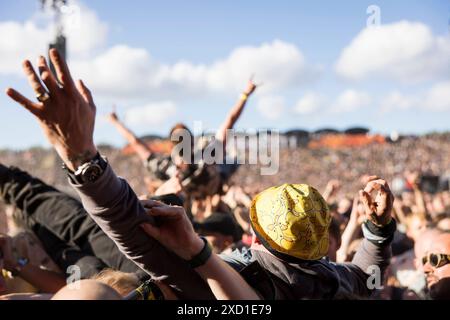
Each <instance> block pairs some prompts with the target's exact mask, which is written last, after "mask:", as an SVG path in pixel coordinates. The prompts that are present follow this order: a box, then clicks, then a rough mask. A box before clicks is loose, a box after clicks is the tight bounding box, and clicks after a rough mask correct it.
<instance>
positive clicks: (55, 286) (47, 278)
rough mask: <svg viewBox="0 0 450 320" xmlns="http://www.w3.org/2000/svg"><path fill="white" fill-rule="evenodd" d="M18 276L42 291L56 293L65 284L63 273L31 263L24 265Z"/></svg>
mask: <svg viewBox="0 0 450 320" xmlns="http://www.w3.org/2000/svg"><path fill="white" fill-rule="evenodd" d="M19 276H20V277H21V278H22V279H24V280H25V281H27V282H29V283H30V284H31V285H33V286H34V287H36V288H38V289H39V291H40V292H43V293H56V292H57V291H58V290H59V289H61V288H62V287H64V286H65V285H66V278H65V277H64V275H62V274H60V273H57V272H53V271H48V270H44V269H41V268H39V267H36V266H33V265H26V266H25V267H23V268H22V270H21V271H20V273H19Z"/></svg>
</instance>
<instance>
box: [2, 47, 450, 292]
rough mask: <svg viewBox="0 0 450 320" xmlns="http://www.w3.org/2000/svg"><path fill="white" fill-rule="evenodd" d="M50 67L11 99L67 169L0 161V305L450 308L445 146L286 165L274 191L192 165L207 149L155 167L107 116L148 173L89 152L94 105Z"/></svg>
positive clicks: (405, 145) (404, 146)
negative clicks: (325, 302) (296, 303)
mask: <svg viewBox="0 0 450 320" xmlns="http://www.w3.org/2000/svg"><path fill="white" fill-rule="evenodd" d="M50 59H51V60H52V63H53V65H54V66H55V71H56V74H53V73H52V72H51V71H50V68H49V67H48V65H47V62H46V60H45V58H43V57H40V58H39V60H38V71H39V75H38V74H37V73H36V71H35V69H34V68H33V66H32V65H31V63H30V62H29V61H25V62H24V64H23V67H24V71H25V74H26V75H27V77H28V80H29V82H30V85H31V87H32V88H33V90H34V91H35V93H36V96H37V99H38V102H33V101H31V100H29V99H27V98H26V97H24V96H22V95H21V94H20V93H19V92H17V91H15V90H14V89H8V90H7V94H8V96H10V97H11V98H12V99H13V100H15V101H16V102H18V103H19V104H21V105H22V106H24V107H25V108H26V109H27V110H28V111H30V112H31V113H32V114H34V115H35V116H36V118H37V121H38V122H39V123H40V125H41V127H42V128H43V131H44V134H45V136H46V137H47V139H48V141H49V142H50V143H51V145H52V146H53V148H54V149H55V151H56V154H55V153H54V152H48V151H45V150H42V149H36V150H32V151H31V150H30V151H26V152H11V151H2V152H1V153H0V159H1V163H0V200H1V201H2V202H3V203H2V206H1V207H0V231H1V233H0V269H1V270H2V273H1V274H0V294H1V295H3V296H1V297H0V299H9V300H12V299H53V300H60V299H64V300H68V299H79V300H92V299H104V300H118V299H143V300H157V299H167V300H168V299H361V298H363V299H367V298H369V299H450V290H449V289H450V284H449V282H450V263H449V262H450V233H449V228H450V190H449V182H448V176H449V173H450V172H449V171H448V170H449V168H450V160H449V159H450V136H449V135H448V134H442V135H429V136H423V137H420V138H405V139H402V140H400V141H399V142H396V143H389V144H370V145H366V146H359V147H355V148H348V149H337V150H332V149H325V148H322V149H310V148H301V149H300V148H298V149H281V150H280V170H279V173H278V174H276V175H272V176H263V175H260V174H259V169H260V167H259V166H258V165H247V164H243V165H240V166H239V169H238V170H237V171H236V169H237V168H238V166H237V165H236V164H233V165H232V167H233V168H228V167H224V166H220V165H218V164H214V165H210V164H202V163H200V164H196V165H195V166H192V165H191V164H190V163H189V162H188V161H186V159H187V160H189V158H191V157H192V156H193V155H194V154H195V153H196V152H201V151H203V150H205V149H206V148H207V147H208V144H204V145H201V146H200V147H199V148H198V149H196V150H194V148H192V154H190V155H188V157H187V158H186V155H181V154H175V156H174V157H172V156H171V155H168V154H166V155H164V154H156V153H154V152H153V151H152V150H151V148H150V147H149V146H148V145H147V144H146V143H145V142H143V141H142V140H141V139H139V138H138V137H136V136H135V135H134V134H133V133H132V131H131V130H130V129H128V128H127V127H126V126H125V125H124V124H123V123H122V122H121V121H120V120H119V118H118V117H117V115H116V114H115V113H112V114H110V115H109V120H110V121H111V123H112V124H113V125H114V126H116V128H117V129H118V130H119V131H120V132H121V133H122V134H123V136H124V137H125V139H126V140H127V141H128V143H130V145H131V146H132V148H133V149H134V151H135V152H136V154H137V155H138V157H139V159H137V158H134V157H129V156H125V155H123V154H121V152H120V150H117V149H114V148H111V147H106V146H104V147H99V146H97V145H96V144H95V143H94V140H93V132H94V124H95V115H96V107H95V103H94V99H93V96H92V94H91V92H90V91H89V89H88V88H87V87H86V86H85V84H84V83H83V82H82V81H81V80H80V81H77V82H75V81H74V80H73V79H72V76H71V74H70V71H69V69H68V66H67V65H66V63H65V61H64V60H63V59H62V58H61V56H60V55H59V53H58V52H57V51H56V50H55V49H52V50H50ZM255 89H256V85H255V84H254V83H253V82H252V81H249V83H248V86H247V88H246V90H245V91H244V93H243V94H242V96H241V97H240V99H239V100H238V102H237V104H236V105H235V106H234V107H233V109H232V110H231V111H230V113H229V114H228V116H227V118H226V119H225V121H224V123H223V125H222V126H221V128H220V130H219V131H218V132H217V134H216V136H215V140H214V141H215V142H213V143H217V142H223V143H226V131H227V130H228V129H232V128H233V127H234V125H235V123H236V121H237V120H238V118H239V116H240V114H241V113H242V111H243V109H244V107H245V105H246V102H247V99H248V97H249V96H250V95H251V94H252V93H253V92H254V90H255ZM186 132H187V136H186V135H184V136H183V139H186V138H188V139H191V143H192V146H193V141H194V139H193V138H194V137H193V136H192V133H191V132H190V131H189V129H188V128H187V127H186V126H185V125H183V124H177V125H175V126H174V128H173V129H172V130H171V132H170V138H172V137H173V136H174V135H175V136H177V135H178V137H179V136H180V135H182V134H185V133H186ZM178 142H179V140H178ZM173 147H176V144H175V143H174V144H173ZM58 156H59V158H60V159H61V160H62V162H63V163H64V170H57V169H56V167H57V166H58V163H59V160H58ZM103 156H106V158H105V157H103ZM226 156H227V155H224V157H226ZM139 161H140V162H144V163H145V166H142V165H141V164H140V163H139ZM6 165H14V166H16V167H7V166H6ZM17 166H19V167H21V168H22V169H24V170H29V171H30V172H32V174H33V175H36V177H34V176H32V175H30V174H28V173H26V172H25V171H22V170H21V169H18V168H17ZM145 169H146V170H147V171H148V172H147V173H148V175H146V174H144V170H145ZM116 172H117V174H120V176H121V177H123V178H119V176H118V175H117V174H116ZM368 174H375V175H374V176H369V175H368ZM380 177H383V178H380ZM39 178H42V180H40V179H39ZM337 179H338V180H337ZM157 180H160V181H159V182H155V181H157ZM44 181H46V182H44ZM64 181H65V182H64ZM67 181H68V183H67ZM149 181H150V182H151V183H155V186H156V187H155V188H154V189H149V188H148V187H147V186H146V182H149ZM387 181H391V182H392V183H388V182H387ZM147 185H148V183H147ZM390 185H391V186H390ZM69 186H70V187H69ZM313 186H315V187H318V188H322V190H323V192H322V193H320V192H319V191H318V190H317V189H316V188H315V187H313ZM56 187H57V188H58V189H57V188H56ZM391 188H392V191H391ZM149 191H152V192H149ZM357 191H358V192H357ZM356 192H357V193H356ZM137 194H140V195H143V196H141V197H138V196H137ZM394 198H395V199H394ZM5 206H6V207H5ZM6 211H9V213H8V214H6ZM74 266H76V267H78V269H79V274H78V275H77V276H78V279H75V281H72V275H73V274H70V273H68V270H69V269H70V268H72V267H74ZM71 281H72V282H71ZM370 281H372V283H370ZM73 286H76V287H77V288H78V289H77V290H73Z"/></svg>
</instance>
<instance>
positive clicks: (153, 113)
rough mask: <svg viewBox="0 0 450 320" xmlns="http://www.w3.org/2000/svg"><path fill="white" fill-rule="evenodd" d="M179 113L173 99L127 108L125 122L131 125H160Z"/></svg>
mask: <svg viewBox="0 0 450 320" xmlns="http://www.w3.org/2000/svg"><path fill="white" fill-rule="evenodd" d="M176 114H177V107H176V105H175V103H174V102H172V101H160V102H153V103H149V104H146V105H144V106H142V107H133V108H129V109H127V111H126V113H125V122H126V123H127V124H129V125H137V126H138V125H152V126H160V125H161V124H163V123H164V122H165V121H168V120H170V119H171V118H173V117H174V116H175V115H176Z"/></svg>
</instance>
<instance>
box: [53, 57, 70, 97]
mask: <svg viewBox="0 0 450 320" xmlns="http://www.w3.org/2000/svg"><path fill="white" fill-rule="evenodd" d="M50 60H51V61H52V63H53V66H54V67H55V71H56V77H57V78H58V81H59V83H61V85H62V86H63V87H64V90H67V91H68V92H73V91H74V89H75V84H74V82H73V79H72V76H71V75H70V71H69V67H68V66H67V63H66V62H65V61H64V59H63V58H62V57H61V55H60V54H59V52H58V50H56V49H54V48H53V49H50Z"/></svg>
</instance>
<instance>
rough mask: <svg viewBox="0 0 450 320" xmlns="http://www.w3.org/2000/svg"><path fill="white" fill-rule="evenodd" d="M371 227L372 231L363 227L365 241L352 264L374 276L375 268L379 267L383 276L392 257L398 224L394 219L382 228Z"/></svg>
mask: <svg viewBox="0 0 450 320" xmlns="http://www.w3.org/2000/svg"><path fill="white" fill-rule="evenodd" d="M371 226H372V227H371V228H370V230H369V229H368V228H367V227H366V225H364V226H363V233H364V240H363V242H362V243H361V246H360V247H359V248H358V250H357V251H356V253H355V256H354V257H353V260H352V263H353V264H355V265H357V266H358V267H359V268H360V269H361V270H362V271H364V272H365V273H368V274H372V272H373V269H372V268H373V266H377V267H379V268H380V271H381V276H382V275H383V274H384V270H385V269H386V267H387V266H388V265H389V263H390V259H391V256H392V250H391V242H392V238H393V236H394V232H395V229H396V222H395V220H394V219H392V220H391V222H390V223H389V224H388V225H386V226H384V227H382V228H377V227H374V226H373V224H372V225H371ZM374 230H376V231H374Z"/></svg>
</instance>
